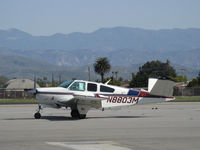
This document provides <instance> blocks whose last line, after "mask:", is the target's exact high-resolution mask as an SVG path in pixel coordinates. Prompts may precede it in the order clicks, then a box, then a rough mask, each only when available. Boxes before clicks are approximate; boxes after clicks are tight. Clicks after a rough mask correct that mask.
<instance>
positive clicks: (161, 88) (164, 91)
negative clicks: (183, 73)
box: [148, 78, 175, 97]
mask: <svg viewBox="0 0 200 150" xmlns="http://www.w3.org/2000/svg"><path fill="white" fill-rule="evenodd" d="M174 85H175V82H173V81H170V80H161V79H156V78H149V81H148V92H149V93H150V94H151V95H157V96H166V97H172V95H173V87H174Z"/></svg>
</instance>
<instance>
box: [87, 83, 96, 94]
mask: <svg viewBox="0 0 200 150" xmlns="http://www.w3.org/2000/svg"><path fill="white" fill-rule="evenodd" d="M87 90H88V91H92V92H96V91H97V85H96V84H93V83H88V84H87Z"/></svg>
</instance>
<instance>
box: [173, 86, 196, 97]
mask: <svg viewBox="0 0 200 150" xmlns="http://www.w3.org/2000/svg"><path fill="white" fill-rule="evenodd" d="M173 95H174V96H200V88H194V87H179V88H174V94H173Z"/></svg>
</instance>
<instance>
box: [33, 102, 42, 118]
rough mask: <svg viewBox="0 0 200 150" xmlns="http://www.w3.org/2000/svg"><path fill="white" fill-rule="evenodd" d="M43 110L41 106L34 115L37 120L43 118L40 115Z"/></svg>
mask: <svg viewBox="0 0 200 150" xmlns="http://www.w3.org/2000/svg"><path fill="white" fill-rule="evenodd" d="M41 109H42V107H41V106H40V105H39V107H38V110H37V112H36V113H35V114H34V117H35V119H40V118H41V114H40V110H41Z"/></svg>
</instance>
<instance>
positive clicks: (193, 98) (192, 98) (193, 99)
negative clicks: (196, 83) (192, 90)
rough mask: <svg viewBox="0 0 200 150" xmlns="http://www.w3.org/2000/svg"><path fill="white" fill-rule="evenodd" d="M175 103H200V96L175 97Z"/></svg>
mask: <svg viewBox="0 0 200 150" xmlns="http://www.w3.org/2000/svg"><path fill="white" fill-rule="evenodd" d="M175 97H176V99H175V100H174V102H200V96H175Z"/></svg>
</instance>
